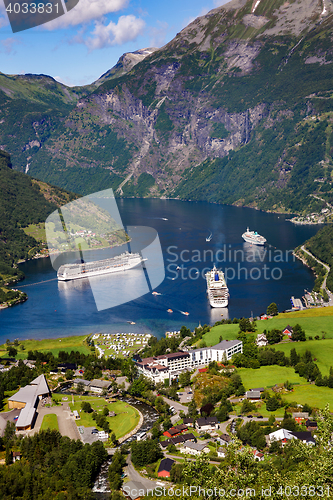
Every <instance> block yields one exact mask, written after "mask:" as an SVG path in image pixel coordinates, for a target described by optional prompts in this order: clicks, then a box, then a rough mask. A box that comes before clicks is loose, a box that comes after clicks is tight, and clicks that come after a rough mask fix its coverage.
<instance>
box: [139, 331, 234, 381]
mask: <svg viewBox="0 0 333 500" xmlns="http://www.w3.org/2000/svg"><path fill="white" fill-rule="evenodd" d="M241 352H243V343H242V341H241V340H222V342H220V343H219V344H216V345H214V346H212V347H202V348H199V349H193V350H191V351H178V352H173V353H169V354H163V355H161V356H155V357H150V358H144V359H142V360H141V361H140V360H139V361H136V366H137V369H138V372H139V375H144V376H145V377H148V378H149V379H151V380H152V381H153V382H154V383H158V382H163V381H164V380H165V379H169V380H171V379H172V378H174V377H176V376H177V375H178V374H179V373H181V372H184V371H186V370H193V369H195V368H200V367H201V366H207V365H208V364H209V363H210V362H211V361H217V362H218V363H219V362H223V361H225V360H227V361H229V360H230V359H231V358H232V356H233V355H234V354H237V353H241Z"/></svg>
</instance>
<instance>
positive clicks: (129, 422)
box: [68, 396, 140, 439]
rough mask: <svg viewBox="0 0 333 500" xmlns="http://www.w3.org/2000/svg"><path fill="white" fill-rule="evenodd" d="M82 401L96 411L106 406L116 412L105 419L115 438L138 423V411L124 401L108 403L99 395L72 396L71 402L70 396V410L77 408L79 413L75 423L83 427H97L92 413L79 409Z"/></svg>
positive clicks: (123, 434)
mask: <svg viewBox="0 0 333 500" xmlns="http://www.w3.org/2000/svg"><path fill="white" fill-rule="evenodd" d="M82 401H88V402H89V403H90V404H91V407H92V408H93V410H95V411H96V412H97V413H101V412H102V411H103V410H104V408H105V406H107V407H108V409H109V411H113V412H115V413H116V416H115V417H108V418H107V420H108V421H109V424H110V428H111V431H112V432H114V433H115V434H116V438H117V439H119V438H121V437H122V436H125V434H127V433H128V432H130V431H131V430H132V429H134V427H136V426H137V424H138V423H139V420H140V415H139V412H138V411H137V410H136V409H135V408H133V406H131V405H129V404H128V403H125V402H124V401H114V402H112V403H108V401H107V400H105V399H104V398H101V397H94V396H74V404H73V403H72V402H71V398H70V397H69V401H68V402H69V406H70V409H71V410H72V411H73V410H77V411H78V413H79V415H80V419H79V420H76V424H77V425H82V426H84V427H96V428H97V429H98V426H97V425H96V422H95V421H94V420H93V418H92V413H85V412H83V411H80V410H81V403H82Z"/></svg>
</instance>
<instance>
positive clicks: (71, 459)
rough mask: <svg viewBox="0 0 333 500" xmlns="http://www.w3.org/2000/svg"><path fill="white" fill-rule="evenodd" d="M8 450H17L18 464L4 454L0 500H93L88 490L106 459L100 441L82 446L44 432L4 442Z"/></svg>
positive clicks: (1, 467)
mask: <svg viewBox="0 0 333 500" xmlns="http://www.w3.org/2000/svg"><path fill="white" fill-rule="evenodd" d="M11 446H13V447H15V448H16V449H18V448H19V449H20V452H21V460H19V461H16V462H15V463H14V464H12V465H10V462H11V457H10V455H9V454H8V453H7V466H0V492H1V499H2V500H13V499H14V498H15V500H21V499H22V500H28V499H36V500H37V499H38V500H51V499H53V498H54V499H55V498H56V499H57V500H74V499H75V500H81V499H82V500H83V499H84V500H89V499H94V498H95V497H94V495H93V493H92V492H91V488H92V486H93V482H94V479H95V477H96V475H97V473H98V472H99V469H100V466H101V465H102V463H103V462H104V461H105V460H106V458H107V457H108V453H107V451H106V450H105V448H104V446H103V444H102V442H101V441H96V442H95V443H93V444H91V445H89V444H85V445H84V444H83V443H82V442H81V441H79V440H77V441H75V440H71V439H69V438H68V437H63V436H61V434H60V433H59V432H58V431H55V430H46V431H41V432H39V433H38V434H35V435H34V436H31V437H30V436H28V437H25V438H24V439H22V438H15V437H14V436H13V437H11V438H9V439H7V442H6V447H7V450H10V448H11ZM8 462H9V463H8ZM8 465H9V466H8Z"/></svg>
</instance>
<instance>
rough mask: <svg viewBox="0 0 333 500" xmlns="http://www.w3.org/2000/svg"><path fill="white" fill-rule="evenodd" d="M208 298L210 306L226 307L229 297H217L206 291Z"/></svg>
mask: <svg viewBox="0 0 333 500" xmlns="http://www.w3.org/2000/svg"><path fill="white" fill-rule="evenodd" d="M208 299H209V303H210V307H228V304H229V298H224V299H217V298H216V297H214V295H213V294H212V293H210V292H209V291H208Z"/></svg>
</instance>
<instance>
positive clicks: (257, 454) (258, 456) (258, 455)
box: [253, 450, 265, 462]
mask: <svg viewBox="0 0 333 500" xmlns="http://www.w3.org/2000/svg"><path fill="white" fill-rule="evenodd" d="M253 455H254V458H255V459H256V460H258V461H259V462H262V461H263V460H264V458H265V457H264V454H263V453H260V451H258V450H253Z"/></svg>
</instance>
